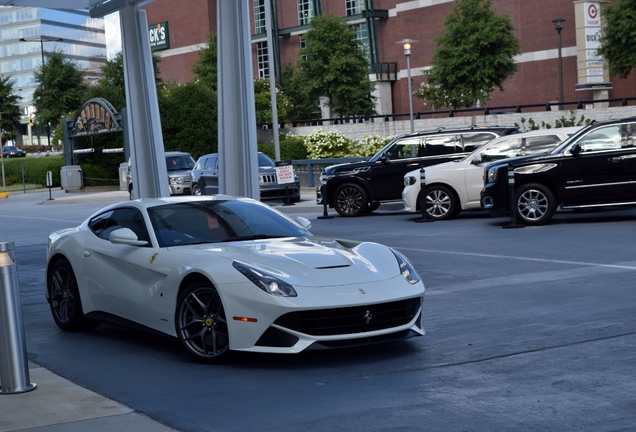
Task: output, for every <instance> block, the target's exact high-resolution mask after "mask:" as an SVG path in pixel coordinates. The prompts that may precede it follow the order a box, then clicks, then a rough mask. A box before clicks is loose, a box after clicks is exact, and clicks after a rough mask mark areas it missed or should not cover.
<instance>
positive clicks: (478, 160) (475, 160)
mask: <svg viewBox="0 0 636 432" xmlns="http://www.w3.org/2000/svg"><path fill="white" fill-rule="evenodd" d="M482 156H483V155H477V156H475V157H474V158H472V159H471V160H470V164H471V165H479V164H480V163H482V162H484V160H483V159H482Z"/></svg>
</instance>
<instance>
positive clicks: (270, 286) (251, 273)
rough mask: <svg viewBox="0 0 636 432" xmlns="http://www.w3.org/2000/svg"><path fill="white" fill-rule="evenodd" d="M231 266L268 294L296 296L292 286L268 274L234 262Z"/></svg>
mask: <svg viewBox="0 0 636 432" xmlns="http://www.w3.org/2000/svg"><path fill="white" fill-rule="evenodd" d="M232 265H233V266H234V268H235V269H237V270H238V271H240V272H241V273H242V274H243V276H245V277H246V278H248V279H249V280H250V281H251V282H252V283H253V284H254V285H256V286H257V287H259V288H260V289H262V290H263V291H265V292H266V293H268V294H271V295H273V296H279V297H297V296H298V294H296V290H295V289H294V287H293V286H291V285H290V284H288V283H287V282H285V281H283V280H281V279H280V278H277V277H276V276H274V275H272V274H270V273H267V272H265V271H263V270H261V269H258V268H256V267H253V266H251V265H248V264H245V263H242V262H238V261H234V262H233V263H232Z"/></svg>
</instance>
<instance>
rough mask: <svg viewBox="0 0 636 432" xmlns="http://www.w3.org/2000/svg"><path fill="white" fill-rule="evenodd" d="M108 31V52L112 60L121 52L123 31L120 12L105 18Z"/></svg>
mask: <svg viewBox="0 0 636 432" xmlns="http://www.w3.org/2000/svg"><path fill="white" fill-rule="evenodd" d="M104 26H105V29H106V52H107V56H108V58H109V59H110V58H112V57H113V56H114V55H115V54H117V53H118V52H119V51H121V30H120V29H119V12H114V13H112V14H110V15H106V16H105V17H104Z"/></svg>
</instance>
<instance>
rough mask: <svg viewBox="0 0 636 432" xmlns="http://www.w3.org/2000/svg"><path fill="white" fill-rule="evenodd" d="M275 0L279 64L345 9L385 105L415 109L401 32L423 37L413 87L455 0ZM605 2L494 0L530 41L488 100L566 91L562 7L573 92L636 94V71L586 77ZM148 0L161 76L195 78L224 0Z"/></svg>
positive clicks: (256, 28) (585, 96)
mask: <svg viewBox="0 0 636 432" xmlns="http://www.w3.org/2000/svg"><path fill="white" fill-rule="evenodd" d="M243 1H245V0H243ZM265 1H266V0H250V3H251V5H253V7H252V10H251V16H250V21H251V28H252V54H253V67H254V77H255V78H256V77H266V76H269V72H270V71H269V67H268V64H267V61H266V58H267V56H266V54H267V40H266V37H265ZM273 3H274V6H275V13H274V19H275V30H274V34H275V36H277V37H276V38H275V40H276V41H277V46H275V50H274V51H275V58H276V61H275V65H276V66H275V68H276V69H277V70H279V69H280V68H281V67H282V66H283V65H285V64H289V63H292V64H293V63H295V62H296V60H297V58H298V51H299V49H300V47H301V44H302V43H303V41H302V37H303V34H304V33H306V32H307V31H308V29H309V21H310V19H311V17H312V16H315V15H319V14H334V15H337V16H341V17H343V19H345V20H346V21H347V22H348V23H349V24H350V25H353V26H355V27H356V30H357V34H358V38H359V39H360V40H361V41H362V42H363V45H364V46H365V49H366V51H367V53H368V55H369V60H370V63H371V66H372V68H371V76H372V79H373V80H375V81H377V82H378V85H377V89H378V90H377V94H376V96H378V113H380V114H391V113H395V114H397V113H407V112H408V111H409V103H408V85H407V75H408V73H407V72H408V71H407V66H406V57H405V55H404V51H403V47H402V45H401V44H399V43H397V42H399V41H401V40H403V39H405V38H408V39H414V40H417V41H419V42H418V43H415V44H413V45H412V49H411V56H410V65H411V76H412V84H413V90H416V89H417V88H418V87H419V86H420V83H421V82H422V81H423V78H422V71H423V70H424V68H425V67H427V66H429V65H430V63H431V58H432V56H433V53H434V50H435V42H434V39H435V38H436V37H437V36H438V35H439V33H440V31H441V29H442V27H443V22H444V19H445V17H446V16H447V15H448V14H449V13H450V11H451V9H452V8H453V6H454V1H452V0H428V1H421V0H402V1H400V0H277V1H274V2H273ZM175 4H178V6H176V5H175ZM597 6H598V2H588V1H582V0H535V1H527V0H492V8H493V9H494V10H495V11H496V12H498V13H501V14H505V15H508V16H509V17H510V18H511V20H512V21H513V24H514V26H515V28H516V34H517V37H518V38H519V40H520V42H521V55H520V56H519V57H518V58H517V62H518V70H517V72H516V74H515V75H514V76H512V77H511V78H510V79H508V80H507V81H506V82H505V83H504V91H503V92H501V91H499V90H498V89H496V90H495V91H493V92H492V94H491V99H490V101H489V102H488V106H514V105H525V104H545V103H547V102H556V101H558V99H559V73H558V70H559V69H558V59H559V55H558V52H559V50H558V41H559V38H558V33H557V31H556V29H555V26H554V24H553V22H552V20H553V19H555V18H557V17H558V18H563V19H565V22H564V25H563V29H562V31H561V42H562V49H561V58H562V70H563V97H564V100H565V101H577V100H592V99H605V98H622V97H631V96H636V78H635V77H634V76H633V75H631V76H630V77H628V78H627V79H619V78H618V77H611V78H610V77H607V76H605V79H600V80H596V82H602V84H595V83H594V82H593V83H592V84H589V85H588V84H585V82H584V77H583V78H582V77H581V74H582V73H583V74H585V67H586V66H585V61H583V62H582V61H581V57H580V56H581V55H583V56H585V51H584V50H585V46H583V47H582V46H581V44H582V38H585V37H586V35H588V34H589V33H590V32H589V31H587V30H585V29H584V28H583V27H585V26H586V25H587V24H586V22H585V21H584V17H583V12H582V11H584V10H585V11H591V13H592V15H595V13H594V8H595V7H597ZM145 9H146V11H147V13H148V23H149V24H150V25H151V26H153V25H157V24H161V23H163V24H167V26H168V29H169V47H167V49H163V50H160V51H158V53H159V54H160V55H161V57H162V61H161V63H160V74H161V77H162V79H163V80H164V81H167V82H176V83H185V82H188V81H189V80H191V79H192V73H191V67H192V65H193V63H194V62H195V61H196V60H197V59H198V53H197V52H198V51H199V50H200V49H201V48H202V47H204V46H205V43H206V41H207V36H208V34H209V33H210V32H215V28H216V0H181V1H179V2H174V1H171V0H155V1H154V2H152V3H149V4H148V5H146V6H145ZM598 23H600V19H599V20H598ZM599 25H600V24H599ZM588 37H589V36H588ZM582 50H583V51H582ZM588 51H589V50H588ZM577 55H578V57H577ZM583 60H585V58H583ZM588 60H589V58H588ZM597 63H598V62H597ZM582 64H583V69H582V66H581V65H582ZM587 64H588V66H587V68H591V67H592V66H589V65H590V64H591V63H590V62H589V61H588V62H587ZM601 73H603V72H602V71H601ZM605 74H606V72H605ZM277 76H278V72H277ZM610 83H611V84H610ZM577 88H578V89H577ZM413 103H414V110H415V111H416V112H417V111H425V110H426V107H424V106H423V105H422V101H421V100H420V99H417V98H414V100H413Z"/></svg>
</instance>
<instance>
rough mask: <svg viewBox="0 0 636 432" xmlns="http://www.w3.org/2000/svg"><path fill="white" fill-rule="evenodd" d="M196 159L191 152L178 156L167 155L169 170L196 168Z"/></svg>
mask: <svg viewBox="0 0 636 432" xmlns="http://www.w3.org/2000/svg"><path fill="white" fill-rule="evenodd" d="M194 163H195V162H194V159H192V156H190V155H189V154H185V155H178V156H166V167H167V168H168V171H183V170H191V169H192V168H194Z"/></svg>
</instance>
